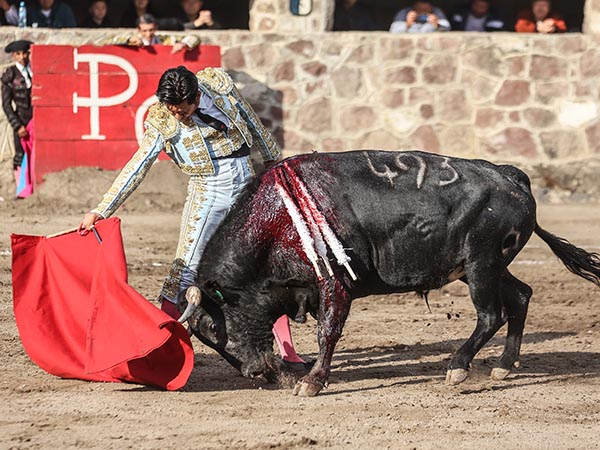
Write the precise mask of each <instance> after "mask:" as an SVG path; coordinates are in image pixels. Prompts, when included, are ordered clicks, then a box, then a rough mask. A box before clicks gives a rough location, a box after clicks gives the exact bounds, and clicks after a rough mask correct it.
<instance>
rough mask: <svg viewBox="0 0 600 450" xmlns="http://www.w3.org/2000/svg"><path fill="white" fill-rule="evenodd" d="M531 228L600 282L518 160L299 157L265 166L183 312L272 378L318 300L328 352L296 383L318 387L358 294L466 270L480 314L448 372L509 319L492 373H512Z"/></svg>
mask: <svg viewBox="0 0 600 450" xmlns="http://www.w3.org/2000/svg"><path fill="white" fill-rule="evenodd" d="M533 232H535V233H536V234H537V235H538V236H540V237H541V238H542V239H543V240H544V241H545V242H546V243H547V244H548V245H549V247H550V248H551V249H552V251H553V252H554V253H555V254H556V255H557V256H558V257H559V258H560V259H561V260H562V262H563V263H564V264H565V265H566V267H567V268H568V269H569V270H571V271H572V272H573V273H575V274H577V275H579V276H581V277H583V278H585V279H588V280H590V281H592V282H594V283H595V284H597V285H599V286H600V256H599V255H598V254H596V253H588V252H586V251H585V250H582V249H580V248H577V247H575V246H574V245H572V244H570V243H569V242H568V241H566V240H564V239H561V238H558V237H556V236H554V235H552V234H551V233H548V232H546V231H544V230H543V229H542V228H540V227H539V225H538V224H537V222H536V204H535V200H534V198H533V196H532V194H531V189H530V183H529V179H528V177H527V176H526V175H525V174H524V173H523V172H522V171H520V170H519V169H517V168H515V167H513V166H508V165H494V164H492V163H490V162H487V161H482V160H465V159H458V158H450V157H444V156H440V155H434V154H428V153H423V152H385V151H352V152H346V153H328V154H319V153H313V154H309V155H301V156H296V157H292V158H289V159H287V160H285V161H283V162H281V163H279V164H277V165H276V166H274V167H272V168H271V169H270V170H268V171H267V172H265V173H264V174H263V175H262V176H260V177H257V178H256V179H255V180H254V181H253V183H252V184H251V185H250V186H249V187H248V188H247V190H246V191H245V192H244V193H243V194H242V196H241V197H240V199H239V200H238V201H237V202H236V204H235V205H234V207H233V208H232V210H231V211H230V213H229V214H228V215H227V217H226V218H225V220H224V221H223V223H222V225H221V226H220V227H219V228H218V231H217V232H216V234H215V235H214V237H213V238H212V239H211V240H210V242H209V243H208V246H207V248H206V251H205V253H204V255H205V256H204V257H203V259H202V261H201V263H200V267H199V269H198V273H199V274H200V279H199V280H198V283H197V284H198V287H199V289H197V288H196V287H192V288H190V289H189V290H188V292H187V295H186V298H187V303H188V304H187V308H186V312H185V313H184V315H183V316H182V319H181V320H182V321H184V320H188V322H189V324H190V327H191V328H192V330H193V332H194V334H195V335H196V336H197V337H198V338H199V339H200V340H201V341H202V342H204V343H205V344H207V345H209V346H210V347H212V348H214V349H215V350H217V351H218V352H219V353H220V354H221V355H222V356H223V357H224V358H225V359H227V360H228V361H229V362H230V363H231V364H232V365H233V366H234V367H236V368H237V369H239V370H240V371H241V372H242V374H243V375H244V376H249V377H253V376H257V375H264V376H266V377H267V378H271V379H272V378H274V377H275V376H276V375H277V373H278V372H279V370H280V366H281V362H280V360H279V358H277V357H275V356H274V355H273V335H272V332H271V328H272V326H273V323H274V322H275V320H276V319H277V318H278V317H280V316H281V315H283V314H287V315H288V316H290V317H292V318H296V319H297V320H299V321H302V320H303V319H304V318H305V315H306V312H309V313H311V314H312V315H313V316H314V317H315V318H317V321H318V326H317V329H318V344H319V356H318V358H317V360H316V362H315V364H314V366H313V367H312V369H311V370H310V372H309V373H308V374H307V375H305V376H304V377H303V378H301V379H300V380H299V381H298V383H297V384H296V387H295V389H294V393H296V394H300V395H308V396H312V395H316V394H317V393H318V392H319V391H320V390H321V389H322V388H323V387H324V386H325V385H326V384H327V379H328V377H329V372H330V364H331V358H332V355H333V351H334V348H335V345H336V343H337V341H338V339H339V338H340V336H341V333H342V328H343V326H344V322H345V320H346V318H347V316H348V313H349V310H350V303H351V301H352V299H354V298H358V297H363V296H366V295H370V294H379V295H382V294H390V293H396V292H411V291H416V292H419V293H426V292H427V291H429V290H431V289H438V288H440V287H442V286H444V285H445V284H447V283H450V282H452V281H454V280H461V281H462V282H464V283H466V284H467V285H468V286H469V291H470V295H471V299H472V301H473V304H474V306H475V309H476V312H477V324H476V327H475V330H474V331H473V334H472V335H471V337H469V339H467V341H466V342H465V343H464V344H463V345H462V347H460V349H458V351H457V352H456V354H455V355H454V356H453V357H452V360H451V361H450V365H449V368H448V372H447V378H446V379H447V382H448V383H451V384H457V383H460V382H462V381H463V380H464V379H465V378H466V377H467V375H468V368H469V365H470V363H471V361H472V359H473V358H474V356H475V355H476V354H477V352H478V351H479V350H480V349H481V348H482V347H483V346H484V345H485V343H486V342H488V341H489V339H490V338H491V337H492V336H493V335H494V334H495V333H496V332H497V331H498V330H499V329H500V328H501V327H502V326H503V324H504V323H506V322H508V331H507V337H506V343H505V347H504V352H503V353H502V355H501V356H500V358H499V359H498V361H497V362H496V364H495V367H494V368H493V370H492V372H491V377H492V378H493V379H503V378H505V377H506V376H507V375H508V374H509V373H510V370H511V369H512V368H513V367H516V366H518V362H519V352H520V347H521V339H522V335H523V328H524V325H525V317H526V315H527V307H528V303H529V299H530V297H531V294H532V290H531V288H530V287H529V286H528V285H527V284H525V283H523V282H522V281H520V280H518V279H517V278H515V276H513V275H512V274H511V273H510V272H509V270H508V268H507V267H508V265H509V264H510V263H511V261H512V260H513V259H514V258H515V256H516V255H517V254H518V253H519V251H520V250H521V249H522V248H523V246H524V245H525V244H526V242H527V241H528V240H529V238H530V236H531V234H532V233H533ZM200 292H202V294H200ZM185 303H186V300H185V299H182V300H181V301H180V307H181V308H183V306H185Z"/></svg>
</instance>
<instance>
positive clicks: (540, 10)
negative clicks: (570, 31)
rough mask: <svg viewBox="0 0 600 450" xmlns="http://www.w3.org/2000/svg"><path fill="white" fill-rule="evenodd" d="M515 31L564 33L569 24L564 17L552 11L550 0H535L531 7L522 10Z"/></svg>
mask: <svg viewBox="0 0 600 450" xmlns="http://www.w3.org/2000/svg"><path fill="white" fill-rule="evenodd" d="M515 31H517V32H518V33H544V34H548V33H564V32H565V31H567V25H566V23H565V21H564V20H563V18H562V17H561V16H560V15H559V14H556V13H555V12H553V11H552V3H551V2H550V0H533V2H532V3H531V8H529V9H526V10H524V11H521V12H520V13H519V16H518V17H517V23H516V24H515Z"/></svg>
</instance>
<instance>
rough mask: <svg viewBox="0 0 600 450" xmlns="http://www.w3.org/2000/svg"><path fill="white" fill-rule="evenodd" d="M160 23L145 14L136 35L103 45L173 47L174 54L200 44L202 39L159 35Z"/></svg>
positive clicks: (109, 40) (126, 36)
mask: <svg viewBox="0 0 600 450" xmlns="http://www.w3.org/2000/svg"><path fill="white" fill-rule="evenodd" d="M157 30H158V23H157V21H156V19H155V18H154V16H153V15H151V14H144V15H142V16H141V17H139V18H138V24H137V30H136V32H135V33H127V34H125V35H121V36H116V37H114V38H110V39H108V40H106V41H103V42H102V44H103V45H131V46H134V47H143V46H146V45H172V46H173V53H177V52H180V51H181V50H186V51H187V50H192V49H194V48H195V47H197V46H198V44H200V39H199V38H198V37H196V36H185V37H184V38H183V39H179V38H178V37H176V36H171V35H167V34H157V33H156V31H157Z"/></svg>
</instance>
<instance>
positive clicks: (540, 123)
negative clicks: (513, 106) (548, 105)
mask: <svg viewBox="0 0 600 450" xmlns="http://www.w3.org/2000/svg"><path fill="white" fill-rule="evenodd" d="M523 115H524V116H525V120H526V121H527V123H528V124H529V125H530V126H532V127H535V128H546V127H549V126H550V125H553V124H554V123H555V122H556V114H555V113H554V112H552V111H550V110H548V109H543V108H527V109H526V110H525V111H523Z"/></svg>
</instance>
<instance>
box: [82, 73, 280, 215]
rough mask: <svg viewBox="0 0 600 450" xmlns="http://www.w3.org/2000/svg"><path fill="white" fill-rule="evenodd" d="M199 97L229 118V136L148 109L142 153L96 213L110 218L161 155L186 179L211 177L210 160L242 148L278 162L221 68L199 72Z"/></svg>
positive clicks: (157, 108)
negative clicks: (164, 153) (208, 101)
mask: <svg viewBox="0 0 600 450" xmlns="http://www.w3.org/2000/svg"><path fill="white" fill-rule="evenodd" d="M197 77H198V87H199V89H200V91H201V95H209V96H210V97H211V98H212V100H213V101H214V104H215V106H216V107H217V108H218V109H219V110H220V111H221V112H222V113H223V114H224V115H225V116H226V117H227V118H228V119H229V122H230V123H229V127H228V130H227V131H226V132H221V131H217V130H215V129H214V128H212V127H210V126H208V125H206V124H205V123H204V122H202V121H201V120H200V119H199V118H198V117H197V115H196V114H193V115H192V118H190V120H188V121H187V122H186V123H183V122H180V121H178V120H177V119H176V118H175V117H173V115H172V114H170V113H169V111H168V110H167V108H166V106H165V105H164V104H162V103H156V104H154V105H152V106H151V107H150V108H149V111H148V116H147V118H146V122H145V123H144V126H145V128H146V129H145V132H144V137H143V139H142V143H141V145H140V148H139V149H138V150H137V151H136V152H135V154H134V155H133V157H132V158H131V159H130V160H129V162H128V163H127V164H126V165H125V167H124V168H123V170H121V173H120V174H119V175H118V177H117V178H116V180H115V181H114V182H113V184H112V186H111V187H110V189H109V190H108V192H106V194H104V197H103V199H102V201H101V202H100V204H99V205H98V207H97V208H95V209H94V210H92V212H95V213H98V214H100V215H102V216H103V217H109V216H110V215H112V214H113V213H114V212H115V211H116V210H117V209H118V208H119V206H121V204H123V202H124V201H125V200H126V199H127V197H129V195H130V194H131V193H132V192H133V191H134V190H135V189H136V188H137V187H138V185H139V184H140V183H141V182H142V180H143V179H144V177H145V176H146V174H147V173H148V171H149V170H150V167H151V166H152V163H153V162H154V161H155V160H156V158H157V157H158V154H159V153H160V152H161V151H162V150H165V151H166V153H167V155H168V156H169V157H170V158H171V159H172V160H173V161H174V162H175V164H177V165H178V166H179V168H180V169H181V170H182V171H183V172H184V173H186V174H188V175H197V176H202V175H211V174H213V173H214V171H215V169H214V166H213V163H212V158H215V157H223V156H228V155H231V154H232V153H233V152H235V151H236V150H238V149H239V148H240V147H241V146H242V145H243V144H244V143H246V144H247V145H248V147H252V146H253V144H255V145H257V146H258V147H259V150H260V153H261V156H262V158H263V160H264V161H273V160H275V159H277V158H278V157H279V153H280V152H279V148H278V147H277V144H276V143H275V141H274V140H273V138H272V137H271V134H270V133H269V132H268V131H267V129H266V128H265V127H264V125H263V124H262V123H261V121H260V119H259V118H258V116H257V115H256V113H255V112H254V110H253V109H252V107H251V106H250V105H249V104H248V103H247V102H246V100H245V99H244V98H243V97H242V96H241V95H240V93H239V92H238V90H237V88H236V87H235V85H234V84H233V80H232V79H231V78H230V77H229V75H228V74H227V73H226V72H225V71H223V70H222V69H215V68H212V67H209V68H206V69H204V70H202V71H200V72H198V73H197Z"/></svg>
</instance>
